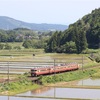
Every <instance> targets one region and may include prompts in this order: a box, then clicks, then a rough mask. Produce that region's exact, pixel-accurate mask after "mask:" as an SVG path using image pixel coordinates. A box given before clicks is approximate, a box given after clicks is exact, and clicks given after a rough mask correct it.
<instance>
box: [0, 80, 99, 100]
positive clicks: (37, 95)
mask: <svg viewBox="0 0 100 100" xmlns="http://www.w3.org/2000/svg"><path fill="white" fill-rule="evenodd" d="M66 85H68V84H66ZM75 85H79V86H80V85H82V86H91V87H92V86H100V79H95V80H94V79H93V80H92V79H85V80H80V81H78V82H76V83H75ZM16 96H17V97H12V96H10V97H8V96H0V100H33V99H34V100H61V98H63V99H65V100H69V99H72V98H73V99H86V100H87V99H91V100H99V99H100V89H83V88H60V87H59V88H58V87H42V88H39V89H36V90H32V91H27V92H25V93H21V94H17V95H16ZM51 98H52V99H51Z"/></svg>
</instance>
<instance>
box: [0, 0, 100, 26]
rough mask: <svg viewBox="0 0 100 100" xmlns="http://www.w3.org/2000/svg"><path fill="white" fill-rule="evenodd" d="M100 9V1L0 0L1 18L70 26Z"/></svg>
mask: <svg viewBox="0 0 100 100" xmlns="http://www.w3.org/2000/svg"><path fill="white" fill-rule="evenodd" d="M99 7H100V0H0V16H8V17H12V18H14V19H17V20H21V21H25V22H29V23H51V24H65V25H69V24H71V23H74V22H75V21H77V20H78V19H81V18H82V17H83V16H84V15H86V14H88V13H90V12H91V11H92V10H94V9H95V8H99Z"/></svg>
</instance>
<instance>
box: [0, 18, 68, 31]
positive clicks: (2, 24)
mask: <svg viewBox="0 0 100 100" xmlns="http://www.w3.org/2000/svg"><path fill="white" fill-rule="evenodd" d="M67 27H68V26H67V25H60V24H45V23H43V24H35V23H27V22H23V21H19V20H16V19H13V18H10V17H6V16H0V29H4V30H5V29H6V30H12V29H15V28H28V29H31V30H34V31H48V30H49V31H50V30H51V31H52V30H54V31H55V30H58V31H59V30H61V31H64V30H65V29H66V28H67Z"/></svg>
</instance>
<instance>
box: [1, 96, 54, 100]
mask: <svg viewBox="0 0 100 100" xmlns="http://www.w3.org/2000/svg"><path fill="white" fill-rule="evenodd" d="M33 99H34V100H56V99H47V98H46V99H45V98H28V97H26V98H25V97H12V96H0V100H33Z"/></svg>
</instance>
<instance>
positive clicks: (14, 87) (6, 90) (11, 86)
mask: <svg viewBox="0 0 100 100" xmlns="http://www.w3.org/2000/svg"><path fill="white" fill-rule="evenodd" d="M39 87H40V86H39V85H37V84H33V83H32V82H31V80H29V79H28V78H27V77H26V76H21V77H19V80H18V81H15V82H9V83H8V82H7V83H1V84H0V94H1V95H15V94H18V93H22V92H25V91H29V90H32V89H36V88H39Z"/></svg>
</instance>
